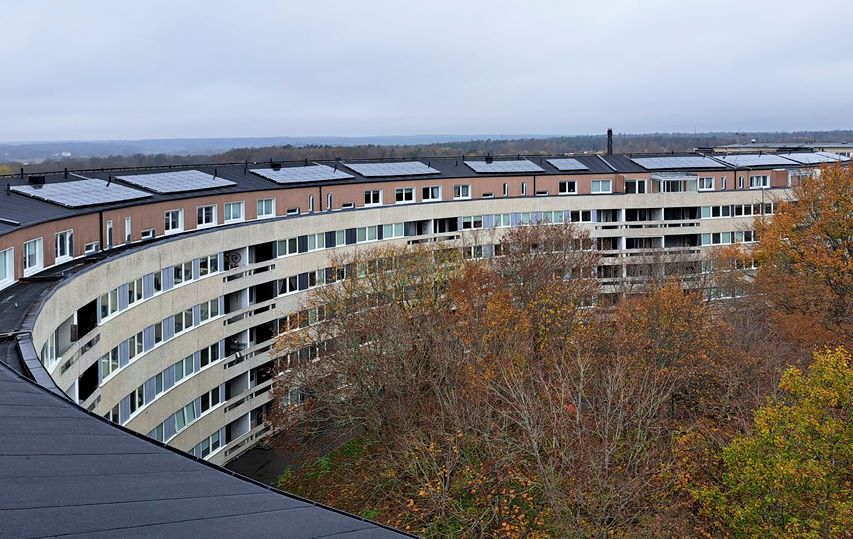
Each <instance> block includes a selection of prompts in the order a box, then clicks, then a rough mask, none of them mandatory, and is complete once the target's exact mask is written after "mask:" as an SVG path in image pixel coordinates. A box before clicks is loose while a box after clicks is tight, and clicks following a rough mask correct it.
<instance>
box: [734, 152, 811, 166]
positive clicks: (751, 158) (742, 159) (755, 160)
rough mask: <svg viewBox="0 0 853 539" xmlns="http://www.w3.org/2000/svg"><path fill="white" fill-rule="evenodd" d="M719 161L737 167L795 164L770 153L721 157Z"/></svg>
mask: <svg viewBox="0 0 853 539" xmlns="http://www.w3.org/2000/svg"><path fill="white" fill-rule="evenodd" d="M717 159H721V160H723V161H725V162H726V163H728V164H730V165H732V166H735V167H776V166H786V165H793V164H794V161H791V160H790V159H785V158H784V157H782V156H780V155H773V154H770V153H760V154H732V155H720V156H718V157H717Z"/></svg>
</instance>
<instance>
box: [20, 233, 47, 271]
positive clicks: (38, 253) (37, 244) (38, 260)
mask: <svg viewBox="0 0 853 539" xmlns="http://www.w3.org/2000/svg"><path fill="white" fill-rule="evenodd" d="M30 245H32V246H33V249H34V251H33V256H34V257H35V258H34V260H33V263H32V264H30V263H29V260H30V253H29V252H28V251H29V246H30ZM23 254H24V264H23V266H24V277H28V276H30V275H32V274H34V273H36V272H39V271H41V270H43V269H44V238H43V237H42V238H34V239H31V240H30V241H26V242H24V252H23Z"/></svg>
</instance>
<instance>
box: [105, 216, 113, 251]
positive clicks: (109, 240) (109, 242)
mask: <svg viewBox="0 0 853 539" xmlns="http://www.w3.org/2000/svg"><path fill="white" fill-rule="evenodd" d="M106 226H107V249H112V247H113V222H112V220H109V221H107V225H106Z"/></svg>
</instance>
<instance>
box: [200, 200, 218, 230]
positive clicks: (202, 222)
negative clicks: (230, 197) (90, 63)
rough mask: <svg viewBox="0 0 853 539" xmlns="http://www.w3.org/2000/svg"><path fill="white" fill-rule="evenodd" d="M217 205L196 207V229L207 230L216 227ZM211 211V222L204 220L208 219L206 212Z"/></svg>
mask: <svg viewBox="0 0 853 539" xmlns="http://www.w3.org/2000/svg"><path fill="white" fill-rule="evenodd" d="M216 208H217V206H216V204H205V205H204V206H196V208H195V227H196V228H207V227H211V226H216V224H217V221H216ZM208 209H210V210H211V213H210V217H211V220H210V221H206V220H204V218H206V217H207V215H206V210H208Z"/></svg>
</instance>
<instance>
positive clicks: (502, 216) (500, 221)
mask: <svg viewBox="0 0 853 539" xmlns="http://www.w3.org/2000/svg"><path fill="white" fill-rule="evenodd" d="M511 215H512V214H510V213H498V214H495V215H494V216H493V217H492V219H494V221H495V227H496V228H506V227H508V226H511V223H512V218H511Z"/></svg>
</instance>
